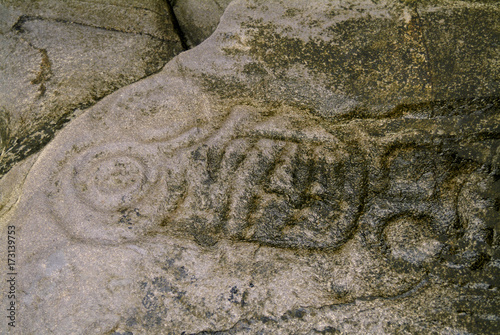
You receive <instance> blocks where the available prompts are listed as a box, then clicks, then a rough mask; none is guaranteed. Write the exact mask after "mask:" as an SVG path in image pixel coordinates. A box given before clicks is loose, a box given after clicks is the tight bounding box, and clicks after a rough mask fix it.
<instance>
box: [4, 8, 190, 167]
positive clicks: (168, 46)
mask: <svg viewBox="0 0 500 335" xmlns="http://www.w3.org/2000/svg"><path fill="white" fill-rule="evenodd" d="M180 51H182V47H181V44H180V40H179V37H178V36H177V34H176V33H175V32H174V29H173V26H172V23H171V22H170V17H169V12H168V7H167V5H166V3H164V2H163V1H162V0H147V1H144V0H136V1H119V0H114V1H90V2H89V1H77V0H71V1H59V0H37V1H32V0H29V1H17V0H16V1H1V2H0V138H1V141H0V153H1V156H0V175H3V174H5V173H6V172H7V171H8V170H9V169H10V168H11V167H12V165H13V164H14V163H15V162H17V161H19V160H21V159H23V158H25V157H27V156H29V155H30V154H32V153H34V152H37V151H38V150H39V149H40V148H42V147H43V146H44V145H45V144H46V143H47V142H48V141H50V139H51V138H52V137H53V136H54V133H55V132H56V131H57V129H59V128H61V127H62V126H63V124H64V123H66V122H67V121H69V120H70V119H71V118H72V117H74V116H75V115H78V114H79V113H80V111H81V110H83V109H85V108H88V107H89V106H91V105H93V104H94V103H95V102H96V101H98V100H100V99H102V98H103V97H104V96H106V95H108V94H110V93H112V92H113V91H115V90H117V89H118V88H120V87H123V86H126V85H128V84H131V83H133V82H135V81H137V80H139V79H141V78H144V77H146V76H148V75H151V74H152V73H155V72H157V71H159V70H160V69H161V67H162V66H163V65H164V64H165V63H166V62H167V61H168V60H170V59H171V58H172V57H173V56H175V55H176V54H178V53H179V52H180Z"/></svg>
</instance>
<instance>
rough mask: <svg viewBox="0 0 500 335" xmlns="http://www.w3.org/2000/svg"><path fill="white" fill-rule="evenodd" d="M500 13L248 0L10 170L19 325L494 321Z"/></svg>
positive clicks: (296, 329)
mask: <svg viewBox="0 0 500 335" xmlns="http://www.w3.org/2000/svg"><path fill="white" fill-rule="evenodd" d="M499 10H500V8H499V6H498V4H496V3H493V2H487V1H485V2H446V1H435V2H425V3H413V2H403V1H383V2H371V1H363V0H359V1H348V2H344V1H342V2H336V1H321V0H315V1H312V2H310V4H308V5H306V4H305V3H304V2H302V1H286V2H280V1H278V0H276V1H265V2H264V1H251V0H247V1H243V0H238V1H234V2H232V3H230V4H229V6H228V7H227V9H226V11H225V13H224V15H223V16H222V18H221V22H220V24H219V26H218V28H217V30H216V31H215V33H214V34H212V35H211V37H210V38H209V39H208V40H206V41H205V42H204V43H202V44H201V45H199V46H198V47H196V48H193V49H192V50H189V51H186V52H184V53H181V54H180V55H178V56H177V57H176V58H174V59H173V60H172V61H170V62H169V63H168V64H167V65H166V66H165V68H164V69H163V70H162V71H161V72H160V73H158V74H155V75H151V76H149V77H148V78H146V79H143V80H141V81H139V82H137V83H135V84H132V85H129V86H126V87H124V88H121V89H119V90H117V91H116V92H115V93H113V94H111V95H109V96H108V97H106V98H104V99H102V100H101V101H99V102H98V103H97V104H95V105H94V106H93V107H91V108H89V109H87V110H86V111H85V112H84V113H83V114H82V115H81V116H79V117H78V118H76V119H74V120H72V121H71V122H70V123H68V125H67V126H66V127H65V128H64V129H62V130H61V131H60V133H58V134H57V136H56V137H55V138H54V140H53V141H51V143H50V144H49V145H47V146H46V147H45V148H44V149H43V150H42V151H41V152H40V154H39V155H38V156H35V157H32V158H31V159H30V160H26V161H25V162H22V164H19V165H17V166H16V167H15V168H13V169H12V170H11V171H10V172H9V173H8V174H6V175H5V176H4V177H3V178H2V179H1V180H0V188H1V190H2V197H0V201H1V202H0V220H1V221H0V222H1V224H2V226H1V227H2V236H6V235H7V230H8V226H15V227H16V234H17V235H16V238H18V240H17V242H16V243H17V244H16V248H17V256H16V257H17V258H16V262H17V264H18V265H16V267H17V271H18V277H17V278H18V286H17V289H18V298H17V304H18V306H19V312H18V324H17V327H16V328H15V329H13V328H9V327H8V326H7V323H5V322H4V323H2V324H1V327H3V328H1V329H2V330H5V333H8V332H11V333H13V334H14V333H16V332H18V333H19V334H114V335H118V334H296V333H299V334H354V333H358V334H416V333H417V334H418V333H439V334H494V333H495V332H496V330H497V329H498V327H499V323H500V322H499V320H500V315H499V314H498V310H499V302H500V301H499V299H500V296H499V293H498V278H499V274H500V273H499V268H500V261H499V237H498V236H499V235H498V231H499V222H500V215H499V211H500V206H499V198H500V184H499V178H498V176H499V175H500V128H499V125H500V98H499V87H498V81H497V74H498V71H500V69H499V68H498V53H495V52H496V51H497V50H498V44H497V43H496V39H494V38H493V37H494V36H497V35H498V31H499V23H498V22H500V20H497V18H498V16H499ZM470 12H474V13H476V14H477V15H478V16H480V17H482V18H483V19H484V20H482V21H480V22H477V23H476V24H475V25H470V22H469V20H470V17H469V16H468V15H469V14H468V13H470ZM437 26H439V27H441V28H443V27H446V29H438V28H437ZM466 31H467V33H465V32H466ZM431 37H432V39H429V38H431ZM430 44H432V46H431V45H430ZM458 46H461V47H460V49H457V47H458ZM450 64H453V66H452V65H450ZM478 64H479V65H478ZM4 190H8V192H6V191H4ZM4 192H5V193H4ZM3 194H5V195H3ZM1 248H2V249H1V250H2V253H4V252H5V250H7V245H6V238H3V239H2V245H1ZM5 258H6V257H5ZM2 285H4V286H3V287H2V290H3V291H4V292H5V291H6V289H7V288H6V287H5V286H6V285H7V284H6V283H5V282H3V284H2ZM2 299H3V300H2V304H3V305H4V306H7V304H8V303H9V301H8V299H7V297H5V296H4V297H3V298H2Z"/></svg>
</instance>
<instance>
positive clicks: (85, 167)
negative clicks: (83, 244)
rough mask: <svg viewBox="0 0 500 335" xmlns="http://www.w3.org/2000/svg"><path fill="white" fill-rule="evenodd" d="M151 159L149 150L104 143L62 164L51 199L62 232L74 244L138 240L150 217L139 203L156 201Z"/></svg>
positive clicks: (145, 205)
mask: <svg viewBox="0 0 500 335" xmlns="http://www.w3.org/2000/svg"><path fill="white" fill-rule="evenodd" d="M155 157H157V154H156V153H155V151H154V148H153V147H152V146H150V147H148V146H142V147H139V146H138V145H137V144H136V143H107V144H104V145H101V146H98V147H93V148H90V149H88V150H87V151H85V152H83V153H82V154H81V155H79V156H77V157H76V158H75V159H73V160H72V161H70V162H69V163H66V164H65V165H64V166H63V167H62V170H61V172H60V173H59V174H58V176H57V180H56V181H55V183H54V186H55V187H54V191H53V193H52V195H51V196H50V199H51V201H52V204H53V208H54V214H56V215H57V216H59V217H60V220H59V221H60V222H61V225H62V227H63V229H64V230H66V231H67V232H68V233H69V234H70V235H71V236H73V237H76V238H91V239H95V240H101V241H106V242H119V241H121V240H130V239H134V238H136V237H137V236H140V235H141V234H142V233H143V232H144V229H146V228H147V227H149V226H150V225H151V224H152V221H153V218H152V215H153V214H152V213H155V209H154V208H153V206H151V204H150V203H149V202H147V201H144V197H145V196H148V197H149V196H155V192H156V191H155V186H156V184H157V181H158V178H159V173H158V171H157V167H156V166H157V164H154V158H155ZM68 204H70V205H68Z"/></svg>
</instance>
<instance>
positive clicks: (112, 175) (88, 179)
mask: <svg viewBox="0 0 500 335" xmlns="http://www.w3.org/2000/svg"><path fill="white" fill-rule="evenodd" d="M102 154H103V155H105V157H103V158H101V157H100V156H99V154H96V156H95V157H97V158H93V159H92V158H90V159H88V160H87V161H86V162H81V163H83V166H77V167H75V176H74V178H73V187H74V188H75V190H76V191H77V194H78V195H79V197H80V198H81V199H82V200H84V201H85V202H86V203H88V204H89V205H91V206H92V207H93V208H94V209H97V210H113V209H115V210H116V209H119V208H124V207H126V206H128V205H129V204H130V203H131V202H132V201H133V200H134V199H137V198H139V197H140V196H141V194H142V193H143V192H144V191H145V190H146V189H147V188H148V185H149V184H150V182H151V181H152V180H153V179H154V177H155V176H154V175H153V174H152V173H151V171H150V170H148V167H147V166H146V165H145V164H144V162H143V161H142V160H141V158H140V157H134V156H132V155H130V154H127V153H113V155H106V153H102ZM120 154H121V155H120Z"/></svg>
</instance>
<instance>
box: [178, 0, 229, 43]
mask: <svg viewBox="0 0 500 335" xmlns="http://www.w3.org/2000/svg"><path fill="white" fill-rule="evenodd" d="M168 2H169V3H170V4H171V5H172V9H173V11H174V13H175V16H176V18H177V21H178V23H179V27H180V29H181V31H182V32H183V34H184V37H185V38H186V44H187V45H188V46H189V47H194V46H197V45H198V44H200V43H201V42H203V41H204V40H206V39H207V38H208V37H209V36H210V35H211V34H212V33H213V32H214V31H215V28H217V25H218V24H219V19H220V17H221V16H222V14H223V13H224V10H225V9H226V7H227V6H228V5H229V3H230V2H231V0H168Z"/></svg>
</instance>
